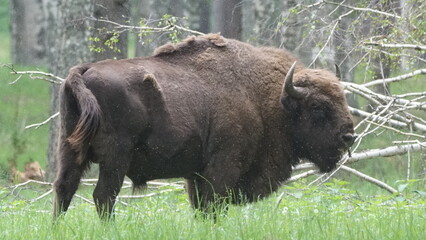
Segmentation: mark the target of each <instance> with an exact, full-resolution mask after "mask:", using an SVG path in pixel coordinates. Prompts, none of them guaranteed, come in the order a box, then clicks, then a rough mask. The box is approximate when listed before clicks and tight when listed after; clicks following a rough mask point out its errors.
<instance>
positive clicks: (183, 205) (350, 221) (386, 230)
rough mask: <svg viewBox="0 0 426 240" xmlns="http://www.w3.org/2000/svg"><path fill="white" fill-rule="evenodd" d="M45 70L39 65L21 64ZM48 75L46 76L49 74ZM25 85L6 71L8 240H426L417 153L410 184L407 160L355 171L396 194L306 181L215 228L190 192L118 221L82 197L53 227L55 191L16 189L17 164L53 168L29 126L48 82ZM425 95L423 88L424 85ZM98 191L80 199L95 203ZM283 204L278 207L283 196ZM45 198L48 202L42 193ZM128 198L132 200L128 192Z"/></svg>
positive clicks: (129, 204)
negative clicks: (103, 217) (104, 217)
mask: <svg viewBox="0 0 426 240" xmlns="http://www.w3.org/2000/svg"><path fill="white" fill-rule="evenodd" d="M8 3H9V1H8V0H0V64H4V63H10V62H11V60H10V52H9V48H10V38H9V33H8V14H7V13H8ZM15 67H16V69H18V70H36V69H38V67H37V66H15ZM42 70H44V69H42ZM15 79H16V76H14V75H11V74H10V70H9V69H7V68H0V146H1V147H0V237H1V239H25V240H27V239H64V240H65V239H263V240H276V239H356V240H358V239H375V240H376V239H395V240H396V239H398V240H399V239H426V210H425V209H426V181H425V177H424V176H425V175H420V172H421V168H422V164H423V163H422V161H424V160H422V156H421V154H412V155H411V157H412V173H411V178H412V179H411V180H408V181H407V180H404V179H406V174H407V157H406V156H398V157H393V158H386V159H383V158H381V159H380V158H378V159H369V160H366V161H362V162H359V163H356V164H354V165H352V167H354V168H355V169H358V170H360V171H362V172H364V173H366V174H369V175H371V176H373V177H375V178H377V179H379V180H382V181H385V182H386V183H388V184H390V185H392V186H393V187H395V188H397V190H398V191H400V192H401V193H402V195H391V194H389V193H388V192H386V191H384V190H382V189H380V188H378V187H377V186H374V185H372V184H370V183H367V182H365V181H361V180H359V179H358V178H357V177H354V176H351V175H348V174H345V173H340V174H337V179H339V180H337V179H333V180H331V181H329V182H327V183H325V184H324V185H321V186H307V185H308V183H309V181H310V180H312V178H311V179H304V180H301V181H299V182H297V183H293V184H291V185H288V186H283V187H282V188H281V189H280V191H279V192H277V193H275V194H273V195H271V196H270V197H268V198H266V199H264V200H262V201H259V202H257V203H253V204H248V205H244V206H234V205H232V206H230V207H229V211H228V214H227V215H226V216H219V218H218V219H217V221H216V222H214V221H212V220H208V219H203V218H201V217H195V215H196V214H195V213H194V211H193V210H192V208H191V207H190V205H189V202H188V200H187V197H186V194H185V192H184V190H183V189H181V188H172V187H160V188H157V189H150V190H148V191H147V192H144V193H141V194H148V193H153V194H154V195H152V196H145V197H143V198H140V199H132V200H127V199H122V200H121V201H120V202H118V203H117V211H116V217H115V221H114V222H109V223H103V222H101V221H100V220H99V219H98V216H97V214H96V210H95V208H94V206H93V204H91V203H88V202H87V201H84V200H82V198H79V197H74V199H73V202H72V205H71V209H70V210H69V212H68V213H67V215H65V217H64V218H63V219H61V221H59V222H57V223H56V224H53V223H52V213H51V208H52V194H51V193H49V191H50V190H51V186H50V185H40V184H37V183H29V184H26V185H22V186H18V187H16V186H15V185H14V184H13V183H11V182H10V181H9V176H8V173H9V167H10V163H11V162H16V163H17V167H18V169H19V170H21V171H22V170H23V166H24V164H25V163H26V162H28V161H30V160H33V161H38V162H40V163H41V165H42V167H43V168H45V166H46V157H47V156H46V155H47V154H46V151H47V141H48V137H47V136H48V127H49V125H44V126H42V127H40V128H38V129H29V130H25V129H24V128H25V126H26V125H29V124H32V123H37V122H42V121H44V120H45V119H47V118H48V117H49V104H50V103H49V84H48V83H47V82H43V81H39V80H31V79H29V78H28V77H25V76H24V77H22V78H21V79H20V80H19V81H18V82H16V83H15V84H12V85H11V84H9V83H10V82H13V81H14V80H15ZM424 80H425V79H424V78H423V79H420V78H419V79H415V80H414V81H411V82H410V83H409V84H405V83H404V84H395V85H393V86H392V87H393V88H395V89H392V91H396V92H398V91H401V90H404V88H410V89H419V88H422V86H424V83H423V82H424ZM423 88H424V87H423ZM392 139H395V140H403V136H400V135H398V134H394V133H388V132H385V133H383V134H382V135H381V136H380V137H377V138H369V139H366V141H365V142H364V143H363V145H362V146H361V147H360V149H367V148H372V147H374V146H378V147H379V146H384V145H386V144H387V143H389V142H391V141H392ZM92 191H93V186H85V185H84V186H83V185H82V186H81V187H80V189H79V190H78V192H77V194H78V195H79V196H82V197H84V198H87V199H90V200H91V199H92V198H91V194H92ZM281 193H283V194H284V197H283V198H282V201H281V202H280V204H279V205H278V206H277V200H278V196H279V195H280V194H281ZM43 194H46V195H43ZM122 194H126V195H127V194H131V192H130V190H128V189H125V190H123V192H122Z"/></svg>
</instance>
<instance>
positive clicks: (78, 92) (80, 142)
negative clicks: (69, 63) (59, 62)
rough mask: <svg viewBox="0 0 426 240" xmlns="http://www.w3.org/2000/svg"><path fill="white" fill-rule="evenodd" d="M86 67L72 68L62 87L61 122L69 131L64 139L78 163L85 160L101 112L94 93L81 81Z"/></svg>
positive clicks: (99, 121)
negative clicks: (75, 153)
mask: <svg viewBox="0 0 426 240" xmlns="http://www.w3.org/2000/svg"><path fill="white" fill-rule="evenodd" d="M88 69H89V67H88V66H86V65H81V66H78V67H74V68H72V69H71V70H70V73H69V75H68V77H67V79H66V80H65V83H64V85H63V89H62V101H63V102H62V104H61V115H63V116H62V124H63V127H64V128H65V129H64V130H65V131H66V132H68V134H69V133H70V134H69V135H68V138H67V139H66V140H67V141H68V142H69V144H70V145H71V148H72V149H73V150H74V151H76V152H77V154H78V157H77V163H78V164H82V163H83V162H84V161H85V158H86V154H87V151H88V149H89V145H90V142H91V141H92V140H93V138H94V136H95V135H96V132H97V130H98V129H99V126H100V123H101V118H102V112H101V109H100V107H99V104H98V101H97V100H96V97H95V95H93V93H92V91H90V90H89V89H88V88H87V87H86V85H85V83H84V81H83V76H82V75H83V73H84V72H86V71H87V70H88ZM67 116H68V118H67ZM77 119H78V120H77ZM75 122H77V124H75ZM72 123H74V124H72ZM67 128H70V129H67Z"/></svg>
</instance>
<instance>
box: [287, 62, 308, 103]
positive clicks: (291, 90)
mask: <svg viewBox="0 0 426 240" xmlns="http://www.w3.org/2000/svg"><path fill="white" fill-rule="evenodd" d="M295 68H296V62H294V63H293V65H291V67H290V69H289V70H288V72H287V75H286V76H285V80H284V91H285V92H286V93H287V94H288V95H289V96H291V97H294V98H303V97H304V96H305V95H306V91H304V89H303V88H301V87H296V86H294V85H293V73H294V69H295Z"/></svg>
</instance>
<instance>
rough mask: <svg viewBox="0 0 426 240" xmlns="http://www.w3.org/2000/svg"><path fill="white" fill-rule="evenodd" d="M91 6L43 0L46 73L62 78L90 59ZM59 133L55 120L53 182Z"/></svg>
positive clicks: (87, 0) (54, 93)
mask: <svg viewBox="0 0 426 240" xmlns="http://www.w3.org/2000/svg"><path fill="white" fill-rule="evenodd" d="M94 5H95V4H94V0H63V1H49V0H44V6H45V13H46V15H45V16H46V21H45V23H46V26H49V28H48V29H49V30H50V31H51V32H49V33H48V36H49V39H48V40H47V43H50V44H52V45H50V46H52V47H51V48H50V51H49V52H50V53H51V55H50V57H49V63H50V64H49V66H50V69H49V71H50V72H52V73H53V74H55V75H58V76H61V77H65V76H67V73H68V69H69V68H70V67H72V66H74V65H77V64H81V63H83V62H90V61H92V60H93V54H92V52H90V51H89V45H90V41H89V37H90V36H91V32H90V29H91V27H93V22H91V21H88V20H87V19H86V18H87V17H90V16H91V15H92V14H93V10H94ZM58 88H59V86H57V85H52V86H51V111H52V112H51V113H55V112H57V111H58V106H59V101H58V99H59V98H58ZM58 132H59V118H56V119H55V120H54V121H52V122H51V125H50V135H49V149H48V169H47V170H48V171H47V178H48V180H53V179H54V177H55V175H56V150H57V147H58Z"/></svg>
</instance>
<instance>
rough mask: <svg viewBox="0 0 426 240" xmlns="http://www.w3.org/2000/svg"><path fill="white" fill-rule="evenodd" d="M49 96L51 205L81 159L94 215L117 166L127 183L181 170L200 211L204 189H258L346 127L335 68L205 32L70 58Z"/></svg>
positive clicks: (323, 158) (332, 144)
mask: <svg viewBox="0 0 426 240" xmlns="http://www.w3.org/2000/svg"><path fill="white" fill-rule="evenodd" d="M296 62H297V63H296ZM293 63H295V64H293ZM292 64H293V66H292ZM60 98H61V105H60V114H61V134H60V146H59V151H58V163H59V170H58V175H57V179H56V181H55V192H56V200H55V209H54V214H55V216H58V215H59V214H61V213H62V212H64V211H66V210H67V208H68V206H69V204H70V201H71V198H72V196H73V195H74V193H75V191H76V190H77V187H78V185H79V181H80V178H81V177H82V174H83V172H84V171H85V170H86V169H87V168H88V166H89V165H90V164H91V163H98V164H99V165H100V173H99V181H98V183H97V185H96V188H95V190H94V193H93V198H94V200H95V203H96V207H97V211H98V213H99V215H100V216H101V217H103V218H108V217H109V216H110V215H111V213H112V212H113V207H114V202H115V199H116V196H117V194H118V193H119V192H120V188H121V186H122V183H123V179H124V177H125V176H128V177H129V178H130V179H131V180H132V181H133V184H134V185H135V186H136V187H138V186H143V185H145V184H146V182H147V181H148V180H151V179H158V178H178V177H183V178H185V179H186V188H187V191H188V195H189V199H190V201H191V204H192V206H193V207H194V208H196V209H200V210H204V211H207V208H208V207H209V206H210V205H211V203H213V202H214V201H215V200H214V199H215V197H219V198H226V197H230V196H231V197H230V198H231V201H232V202H240V201H254V200H257V199H258V198H261V197H264V196H267V195H268V194H270V193H271V192H272V191H275V190H276V189H277V188H278V187H279V186H280V183H282V182H283V181H285V180H286V179H288V178H289V177H290V174H291V171H292V166H294V165H295V164H297V163H298V162H299V161H300V159H307V160H309V161H311V162H313V163H315V164H316V165H317V166H318V167H319V169H320V170H321V171H323V172H327V171H330V170H332V169H333V168H334V167H335V166H336V163H337V162H338V161H339V159H340V158H341V155H342V153H344V152H345V151H347V149H348V148H349V147H350V146H351V145H352V144H353V142H354V138H355V137H354V134H353V133H354V130H353V122H352V119H351V115H350V113H349V111H348V106H347V103H346V100H345V97H344V94H343V90H342V87H341V85H340V84H339V79H338V78H337V77H336V75H335V74H333V73H331V72H329V71H326V70H316V69H307V68H304V66H303V65H302V64H301V63H300V62H299V61H298V60H297V59H296V58H295V57H294V56H293V55H292V54H290V53H288V52H286V51H283V50H280V49H275V48H269V47H253V46H251V45H249V44H246V43H242V42H239V41H236V40H232V39H226V38H223V37H221V36H220V35H217V34H209V35H205V36H200V37H190V38H188V39H186V40H184V41H183V42H181V43H178V44H176V45H172V44H166V45H164V46H162V47H160V48H158V49H157V50H156V51H155V52H154V56H151V57H145V58H135V59H126V60H106V61H101V62H97V63H87V64H82V65H79V66H76V67H73V68H72V69H71V70H70V73H69V76H68V78H67V79H66V81H65V82H64V83H63V84H62V87H61V97H60Z"/></svg>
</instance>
